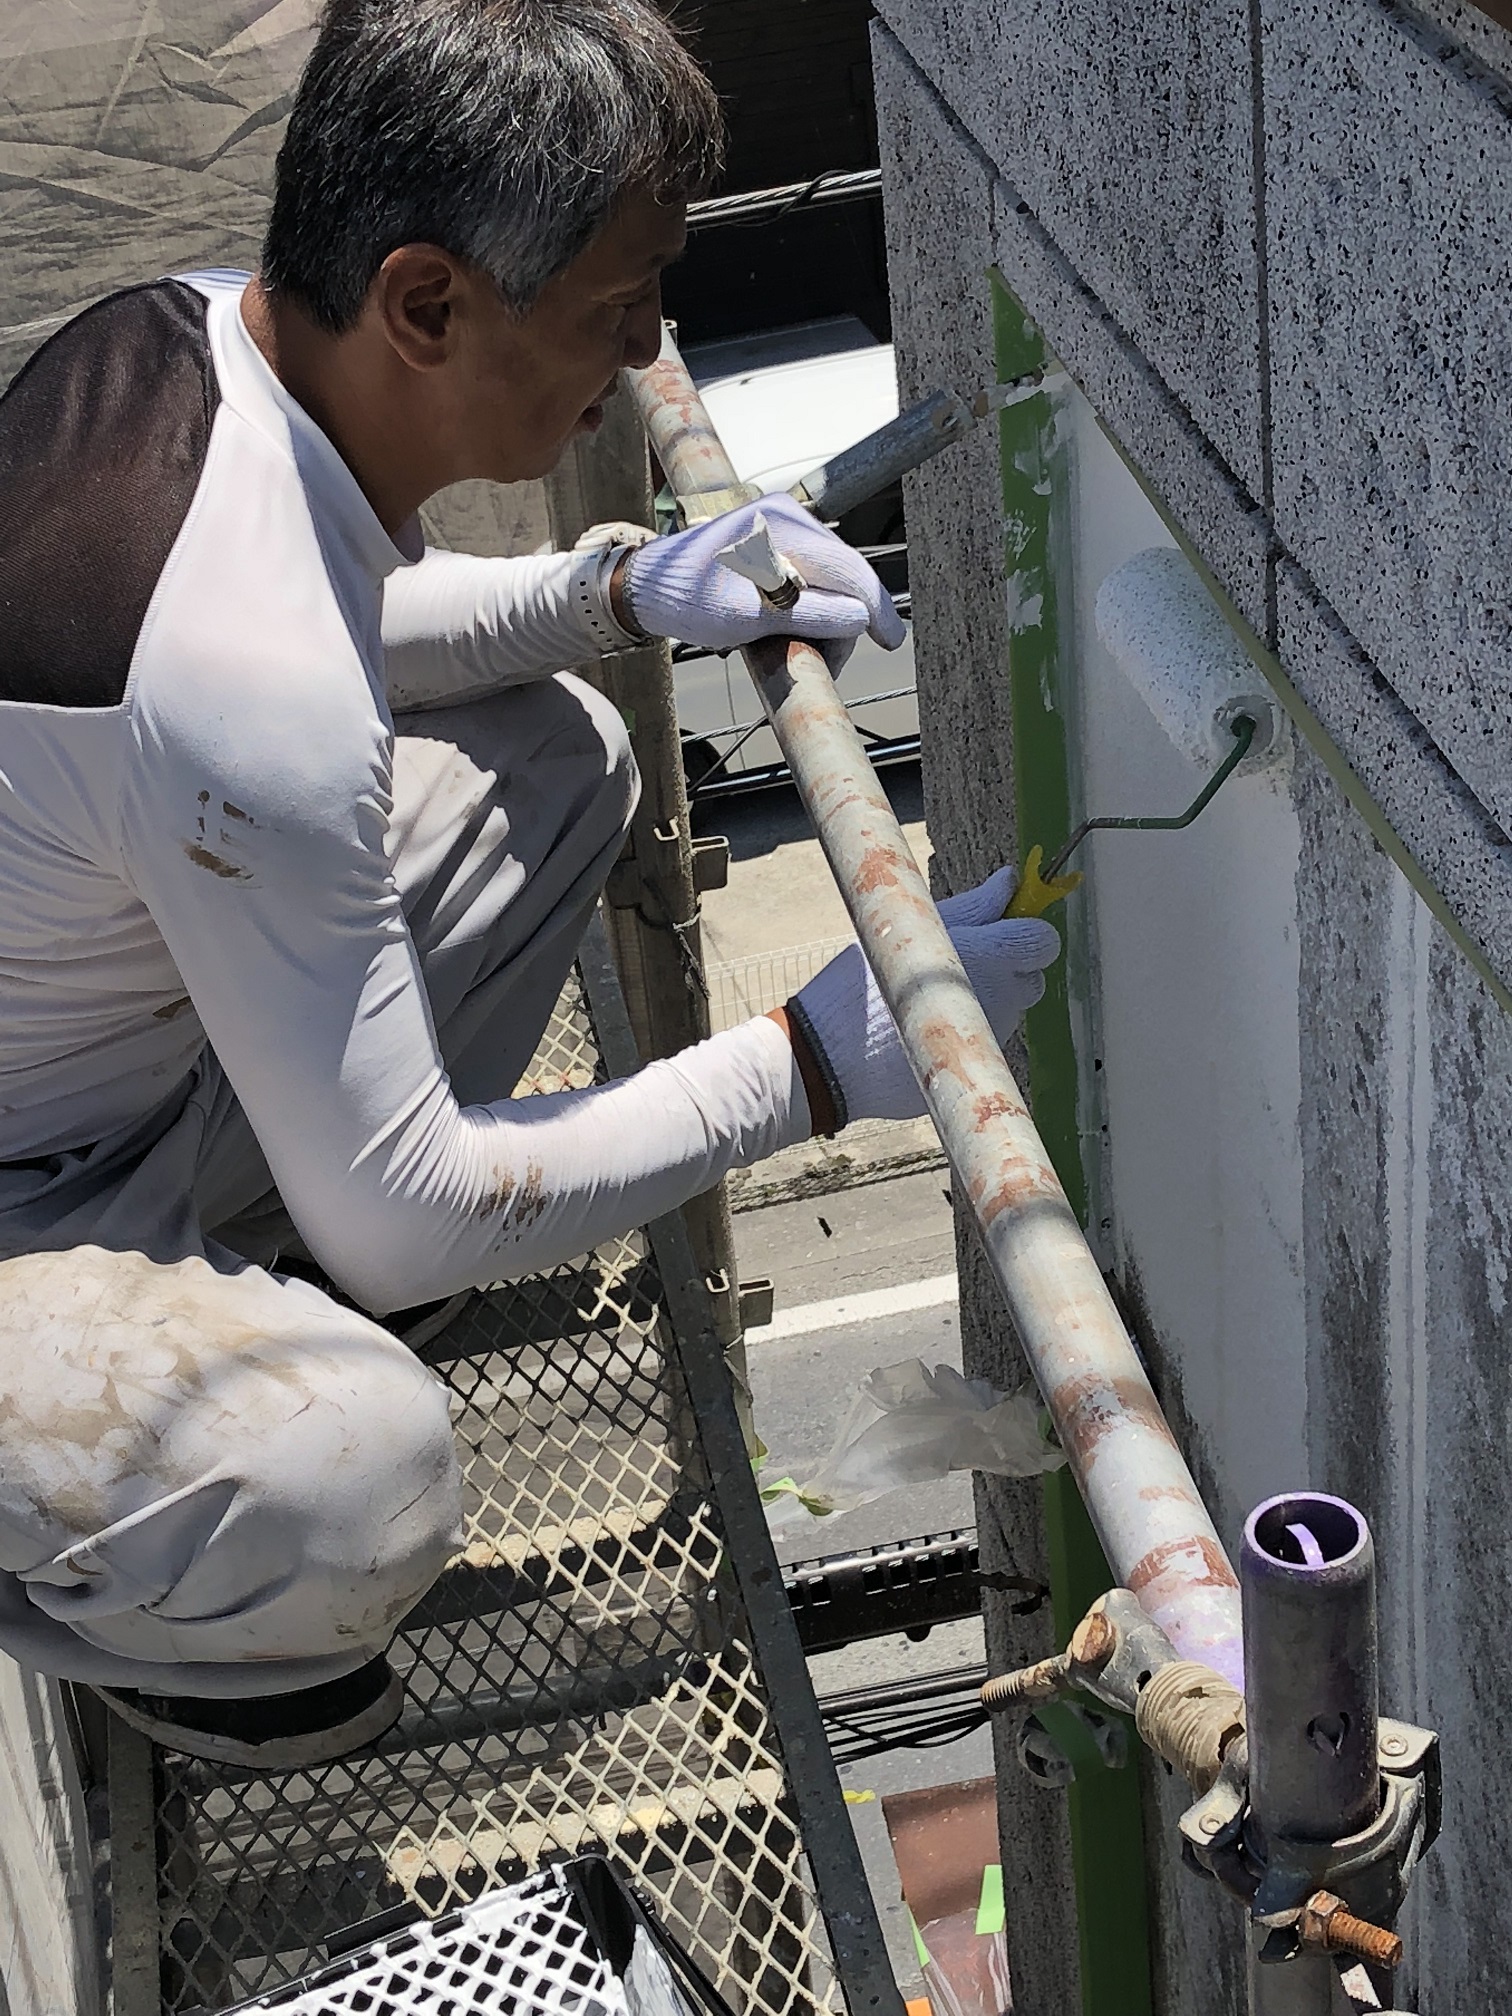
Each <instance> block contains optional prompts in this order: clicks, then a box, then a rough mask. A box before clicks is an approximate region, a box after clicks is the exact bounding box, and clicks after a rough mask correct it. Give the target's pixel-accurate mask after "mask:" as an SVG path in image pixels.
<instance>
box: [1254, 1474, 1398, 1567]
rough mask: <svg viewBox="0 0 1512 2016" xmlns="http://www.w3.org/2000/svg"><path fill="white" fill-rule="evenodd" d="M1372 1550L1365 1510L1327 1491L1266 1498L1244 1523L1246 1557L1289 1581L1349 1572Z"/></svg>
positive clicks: (1292, 1492) (1286, 1493) (1284, 1494)
mask: <svg viewBox="0 0 1512 2016" xmlns="http://www.w3.org/2000/svg"><path fill="white" fill-rule="evenodd" d="M1369 1549H1370V1528H1369V1526H1368V1525H1367V1524H1366V1522H1365V1517H1364V1515H1363V1513H1360V1512H1357V1511H1356V1510H1355V1508H1354V1506H1353V1505H1351V1504H1350V1503H1349V1502H1348V1500H1347V1499H1344V1498H1331V1497H1329V1496H1328V1494H1327V1493H1326V1492H1323V1491H1285V1492H1283V1493H1282V1494H1281V1496H1280V1497H1279V1498H1267V1499H1266V1500H1265V1502H1264V1504H1262V1505H1257V1506H1256V1507H1255V1509H1254V1511H1253V1512H1251V1514H1250V1516H1249V1518H1248V1519H1247V1520H1246V1521H1245V1522H1244V1548H1243V1558H1245V1559H1247V1560H1248V1561H1249V1562H1250V1563H1251V1564H1252V1565H1253V1566H1254V1567H1256V1568H1258V1569H1260V1570H1261V1572H1262V1573H1265V1574H1270V1575H1280V1576H1283V1577H1285V1578H1286V1579H1287V1580H1291V1579H1293V1578H1295V1579H1297V1580H1305V1579H1307V1578H1309V1577H1312V1576H1324V1577H1327V1576H1331V1575H1335V1574H1339V1573H1341V1572H1342V1573H1344V1574H1348V1573H1349V1572H1350V1571H1351V1570H1353V1569H1354V1568H1355V1567H1357V1566H1358V1564H1359V1562H1360V1559H1361V1557H1362V1556H1363V1555H1365V1554H1366V1553H1368V1551H1369Z"/></svg>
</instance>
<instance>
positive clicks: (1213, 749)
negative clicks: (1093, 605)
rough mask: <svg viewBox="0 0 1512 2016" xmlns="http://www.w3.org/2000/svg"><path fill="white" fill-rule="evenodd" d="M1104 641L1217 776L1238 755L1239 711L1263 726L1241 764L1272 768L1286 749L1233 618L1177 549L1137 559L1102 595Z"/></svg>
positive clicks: (1167, 724) (1189, 752) (1178, 738)
mask: <svg viewBox="0 0 1512 2016" xmlns="http://www.w3.org/2000/svg"><path fill="white" fill-rule="evenodd" d="M1097 634H1098V636H1099V637H1100V638H1101V639H1102V641H1103V644H1104V646H1105V647H1106V649H1107V651H1108V653H1109V655H1110V657H1111V658H1112V659H1113V661H1114V663H1115V664H1116V665H1117V666H1118V668H1119V670H1120V671H1121V672H1122V673H1123V674H1124V676H1125V678H1127V679H1128V681H1129V683H1130V684H1131V685H1132V686H1133V687H1134V688H1135V689H1136V690H1137V692H1138V693H1139V695H1140V697H1141V698H1142V699H1143V701H1144V703H1145V705H1146V706H1147V707H1148V708H1149V710H1150V712H1151V713H1152V714H1153V715H1154V716H1155V719H1156V720H1157V721H1158V722H1159V723H1160V725H1161V727H1162V728H1163V729H1164V730H1165V732H1166V734H1167V735H1168V736H1169V737H1170V739H1171V741H1172V742H1174V743H1175V745H1176V747H1177V748H1178V749H1179V750H1180V751H1181V752H1182V754H1183V755H1184V756H1187V757H1189V758H1190V760H1191V761H1192V762H1193V763H1194V764H1196V765H1197V766H1198V768H1199V769H1202V770H1212V769H1214V768H1215V767H1216V766H1217V764H1219V763H1220V762H1221V761H1222V760H1223V758H1224V757H1225V756H1227V755H1228V753H1229V751H1230V750H1231V749H1232V748H1233V746H1234V742H1233V735H1232V733H1231V731H1230V729H1229V727H1228V723H1229V721H1230V720H1231V719H1232V718H1233V716H1234V715H1235V714H1236V713H1241V712H1242V713H1249V714H1252V715H1253V716H1254V718H1255V720H1256V722H1257V723H1258V732H1257V733H1256V736H1255V740H1254V743H1253V745H1252V747H1251V750H1250V753H1249V755H1248V756H1247V757H1246V758H1245V760H1244V763H1243V765H1242V766H1241V767H1242V768H1244V769H1245V770H1257V769H1262V768H1265V767H1267V766H1269V765H1270V764H1273V763H1275V762H1276V761H1277V760H1278V759H1279V757H1280V755H1281V753H1282V751H1283V748H1284V746H1285V737H1284V736H1283V734H1282V732H1281V730H1282V723H1281V716H1280V713H1279V711H1278V709H1277V706H1276V702H1275V700H1274V698H1273V697H1272V696H1271V695H1270V694H1269V693H1268V692H1267V691H1266V688H1265V684H1264V681H1263V680H1262V678H1261V675H1260V673H1259V671H1258V669H1257V668H1256V666H1255V664H1254V662H1253V660H1252V659H1251V658H1250V656H1249V654H1248V652H1246V650H1245V649H1244V646H1243V645H1242V644H1241V643H1240V642H1239V639H1238V638H1237V637H1236V636H1235V635H1234V633H1233V631H1232V630H1231V629H1230V627H1229V625H1228V623H1227V622H1226V621H1225V620H1224V616H1223V612H1222V611H1221V610H1220V609H1219V607H1218V605H1217V603H1216V602H1215V601H1214V600H1213V598H1212V596H1211V595H1210V594H1209V593H1208V591H1207V589H1206V588H1204V587H1203V585H1202V582H1201V579H1200V578H1199V577H1198V575H1197V573H1196V571H1195V569H1194V568H1193V567H1192V565H1191V563H1190V561H1188V560H1187V559H1186V558H1185V556H1184V555H1183V554H1181V553H1179V552H1177V550H1176V548H1175V547H1174V546H1152V547H1150V548H1148V549H1147V550H1146V551H1145V552H1143V553H1136V554H1135V555H1134V557H1133V559H1132V560H1126V561H1125V562H1124V564H1123V566H1122V567H1119V568H1117V569H1116V570H1115V571H1114V572H1113V573H1111V574H1109V575H1108V577H1107V578H1106V580H1104V582H1103V584H1102V586H1101V587H1100V588H1099V589H1098V591H1097Z"/></svg>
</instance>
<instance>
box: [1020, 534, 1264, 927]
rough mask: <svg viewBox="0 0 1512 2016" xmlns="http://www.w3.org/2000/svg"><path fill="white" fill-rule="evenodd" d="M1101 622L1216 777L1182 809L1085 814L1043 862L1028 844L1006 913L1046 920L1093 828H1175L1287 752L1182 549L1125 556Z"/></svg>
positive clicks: (1136, 679) (1181, 745) (1104, 591)
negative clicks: (1241, 775) (1165, 813)
mask: <svg viewBox="0 0 1512 2016" xmlns="http://www.w3.org/2000/svg"><path fill="white" fill-rule="evenodd" d="M1096 620H1097V634H1098V636H1099V637H1100V638H1101V639H1102V642H1103V645H1104V648H1105V649H1106V650H1107V652H1108V655H1109V656H1110V657H1111V658H1112V659H1113V661H1114V663H1115V664H1116V665H1117V666H1118V668H1119V670H1120V671H1121V672H1122V673H1123V675H1124V677H1125V678H1126V679H1127V680H1128V681H1129V683H1130V685H1131V686H1133V688H1134V690H1135V691H1136V692H1137V693H1138V694H1139V697H1140V698H1141V699H1142V700H1143V701H1144V703H1145V705H1146V706H1147V707H1148V708H1149V710H1150V712H1151V714H1153V715H1154V717H1155V719H1156V720H1157V721H1158V722H1159V723H1160V725H1161V727H1162V728H1163V729H1164V731H1165V733H1166V735H1167V737H1168V738H1169V739H1170V741H1171V742H1172V743H1173V744H1174V745H1175V747H1176V748H1178V749H1179V750H1180V751H1181V753H1182V755H1184V756H1186V757H1187V758H1188V759H1189V760H1190V761H1191V762H1193V763H1195V764H1198V765H1200V766H1201V767H1202V768H1203V769H1206V770H1208V771H1210V773H1211V774H1210V775H1209V777H1208V780H1207V782H1206V783H1205V784H1204V786H1203V788H1202V790H1201V791H1200V792H1199V793H1198V794H1197V796H1196V798H1195V799H1194V800H1193V801H1192V803H1191V804H1190V805H1188V806H1187V808H1186V810H1185V811H1184V812H1180V813H1176V814H1174V815H1173V816H1170V817H1160V818H1152V817H1143V818H1132V817H1130V818H1116V819H1110V818H1103V819H1086V820H1083V822H1082V824H1081V825H1080V826H1078V827H1077V829H1076V831H1075V832H1074V833H1073V834H1072V835H1071V837H1070V839H1069V840H1068V841H1067V842H1066V844H1065V845H1064V846H1063V847H1062V848H1061V849H1060V851H1059V852H1058V853H1057V854H1056V855H1055V856H1054V858H1053V859H1052V860H1051V861H1050V863H1049V865H1048V866H1047V867H1044V868H1042V867H1041V865H1040V863H1041V859H1042V856H1043V852H1044V850H1043V849H1042V848H1040V847H1034V848H1032V849H1031V850H1030V853H1029V857H1028V859H1027V860H1026V862H1025V863H1024V873H1023V876H1022V878H1021V880H1020V883H1019V886H1018V889H1017V891H1016V892H1015V894H1014V898H1013V901H1012V902H1011V903H1010V904H1009V906H1008V915H1009V916H1010V917H1038V916H1041V915H1042V914H1043V913H1044V912H1045V911H1046V910H1047V909H1048V908H1049V907H1050V905H1051V904H1052V903H1056V902H1059V901H1060V899H1061V898H1062V897H1063V896H1069V895H1070V893H1071V891H1072V890H1073V889H1075V888H1077V887H1078V886H1079V885H1080V882H1081V879H1082V878H1081V876H1080V875H1077V874H1071V875H1067V874H1065V873H1063V872H1062V871H1063V870H1064V868H1065V866H1066V863H1067V862H1068V861H1069V860H1070V858H1071V856H1072V855H1073V854H1074V853H1075V851H1076V849H1077V848H1078V847H1079V846H1080V845H1081V843H1082V841H1083V840H1085V839H1086V837H1087V835H1088V834H1089V833H1098V832H1108V831H1115V832H1137V833H1179V832H1180V831H1182V829H1183V828H1185V827H1187V826H1190V825H1191V824H1192V822H1193V820H1194V819H1196V818H1198V817H1199V816H1200V815H1201V814H1202V813H1203V812H1204V811H1205V810H1206V809H1207V807H1208V806H1209V805H1210V804H1211V803H1212V801H1213V799H1214V797H1216V795H1217V793H1218V792H1219V791H1220V790H1221V789H1222V788H1223V786H1224V784H1226V783H1227V782H1228V780H1229V778H1230V777H1232V776H1233V774H1234V772H1235V771H1236V770H1239V769H1241V768H1242V769H1244V770H1246V771H1251V772H1253V771H1258V770H1263V769H1267V768H1270V767H1273V766H1274V765H1275V764H1276V763H1278V762H1279V761H1280V760H1281V759H1282V756H1283V754H1284V750H1285V746H1286V745H1285V737H1284V734H1283V724H1282V718H1281V714H1280V710H1279V709H1278V707H1277V705H1276V702H1275V700H1274V698H1273V697H1272V696H1271V695H1270V694H1269V693H1268V692H1266V691H1265V690H1264V687H1263V685H1262V682H1261V680H1260V677H1259V675H1258V673H1257V671H1256V668H1255V666H1254V664H1253V663H1252V662H1251V660H1250V657H1249V655H1248V653H1247V652H1246V651H1245V649H1244V646H1243V645H1242V644H1241V643H1240V642H1239V639H1238V638H1237V637H1236V636H1235V635H1234V632H1233V630H1232V629H1231V628H1230V627H1229V625H1228V623H1227V622H1226V621H1225V620H1224V617H1223V614H1222V611H1221V610H1220V609H1219V608H1218V605H1217V603H1216V602H1214V600H1213V598H1212V596H1211V595H1210V594H1209V593H1208V591H1207V589H1206V588H1205V587H1204V586H1203V585H1202V581H1201V579H1200V578H1199V576H1198V574H1197V572H1196V570H1195V569H1194V568H1193V566H1192V565H1191V562H1190V561H1189V560H1187V559H1186V557H1185V555H1184V554H1182V553H1179V552H1177V550H1176V549H1175V548H1174V547H1172V546H1153V547H1150V548H1149V549H1148V550H1147V551H1146V552H1143V553H1136V554H1135V555H1134V557H1133V559H1132V560H1127V561H1125V562H1124V564H1123V566H1121V567H1119V568H1117V569H1115V571H1114V572H1113V573H1111V574H1110V575H1108V577H1107V579H1106V580H1105V581H1104V582H1103V584H1102V586H1101V587H1100V588H1099V589H1098V591H1097V604H1096ZM1215 766H1216V767H1215Z"/></svg>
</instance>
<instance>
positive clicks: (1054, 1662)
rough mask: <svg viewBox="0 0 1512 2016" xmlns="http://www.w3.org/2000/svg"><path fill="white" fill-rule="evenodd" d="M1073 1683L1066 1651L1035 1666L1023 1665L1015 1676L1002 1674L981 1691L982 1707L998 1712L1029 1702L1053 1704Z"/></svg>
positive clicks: (1013, 1674) (1042, 1660)
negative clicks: (1048, 1702) (1058, 1695)
mask: <svg viewBox="0 0 1512 2016" xmlns="http://www.w3.org/2000/svg"><path fill="white" fill-rule="evenodd" d="M1070 1684H1071V1675H1070V1669H1069V1661H1068V1659H1067V1656H1066V1654H1065V1653H1064V1652H1057V1653H1056V1654H1055V1656H1054V1658H1052V1659H1041V1660H1040V1661H1039V1663H1038V1664H1037V1665H1035V1666H1021V1667H1020V1668H1019V1669H1018V1671H1017V1672H1016V1673H999V1674H997V1675H996V1677H995V1678H993V1679H991V1680H989V1681H988V1682H987V1684H986V1685H985V1686H984V1687H983V1689H982V1706H983V1707H984V1708H986V1709H988V1710H989V1711H991V1712H993V1713H996V1712H998V1711H999V1710H1001V1709H1004V1708H1019V1707H1022V1706H1024V1705H1025V1704H1026V1703H1027V1702H1030V1701H1053V1700H1054V1699H1055V1697H1056V1695H1057V1694H1064V1693H1065V1691H1066V1689H1067V1687H1068V1686H1069V1685H1070Z"/></svg>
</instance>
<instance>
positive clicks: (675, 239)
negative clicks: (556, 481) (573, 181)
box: [454, 190, 687, 483]
mask: <svg viewBox="0 0 1512 2016" xmlns="http://www.w3.org/2000/svg"><path fill="white" fill-rule="evenodd" d="M686 237H687V206H686V204H683V203H658V202H656V201H655V199H654V198H653V197H651V196H650V195H648V194H647V193H646V192H645V191H644V190H637V191H632V192H631V193H630V194H629V195H627V196H626V197H625V198H624V199H623V201H622V202H621V203H620V206H619V208H618V209H617V210H616V212H615V214H614V216H613V217H612V218H611V219H610V221H609V223H608V224H607V225H606V226H605V227H604V229H603V230H602V231H601V232H600V233H599V235H598V237H597V238H595V239H594V241H593V243H592V244H591V245H589V246H588V247H587V249H586V250H585V251H583V252H581V253H579V255H578V257H577V258H576V259H574V260H573V262H572V264H571V265H570V266H568V267H567V268H566V269H565V270H564V271H563V272H561V273H559V274H557V276H556V278H555V279H554V280H551V281H548V282H547V285H546V287H545V289H544V290H543V292H542V294H541V296H540V298H539V300H538V301H537V302H536V304H535V306H534V307H533V308H532V309H531V310H530V312H529V314H528V315H525V316H523V317H520V316H516V315H512V314H511V313H510V312H509V310H508V309H507V308H506V307H505V306H504V304H503V302H502V301H501V300H500V299H499V297H498V295H497V293H496V292H494V290H493V288H492V287H491V286H489V285H487V284H486V283H485V282H484V281H483V280H482V276H477V279H478V286H477V289H476V291H475V292H474V294H473V298H472V301H471V302H470V303H469V306H470V308H471V309H472V312H471V313H470V314H469V316H468V317H467V324H468V326H467V330H466V335H465V338H464V340H463V342H462V343H461V344H460V345H459V348H458V353H457V355H456V358H455V360H454V361H455V368H456V371H457V373H458V376H457V378H456V381H455V397H456V400H457V402H458V403H457V407H456V412H455V417H456V420H457V423H458V424H459V425H460V426H461V427H462V428H464V429H465V430H466V434H467V436H468V437H469V439H470V442H471V444H472V447H473V449H475V451H476V459H477V461H478V463H479V465H480V466H479V467H478V468H477V469H476V471H475V473H476V474H477V475H479V476H487V477H490V478H491V479H492V480H493V481H494V482H496V483H516V482H521V481H524V480H525V479H526V478H529V477H533V476H544V475H546V474H547V473H548V472H549V471H550V470H552V469H554V468H555V467H556V465H557V463H558V462H559V461H560V459H561V457H562V454H563V452H564V451H565V449H566V447H567V444H568V443H569V442H570V441H571V440H572V438H573V437H574V435H577V434H583V433H592V432H593V430H594V429H595V428H597V427H598V426H599V424H600V423H601V421H602V420H603V417H604V407H603V402H604V401H605V400H606V399H608V398H610V397H611V396H612V395H613V393H614V390H615V381H616V379H617V377H618V374H619V372H620V371H621V370H623V369H625V368H630V369H639V368H641V367H643V366H645V365H647V364H650V363H652V362H653V361H654V360H655V357H656V355H657V352H658V351H659V350H660V348H661V319H662V310H661V276H662V270H663V268H664V267H666V266H669V265H670V264H671V263H672V261H673V260H674V259H676V258H677V257H678V255H679V254H680V253H681V251H682V249H683V244H684V242H685V240H686ZM469 459H472V451H471V450H470V456H469Z"/></svg>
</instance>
